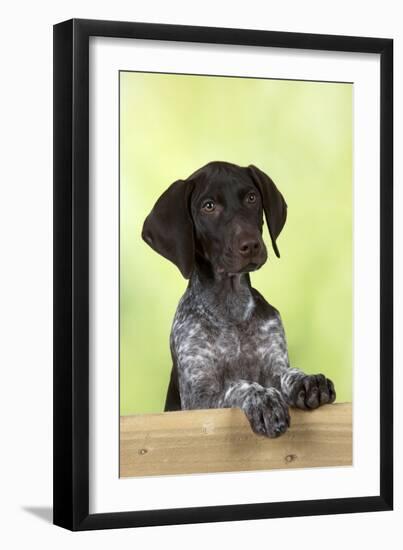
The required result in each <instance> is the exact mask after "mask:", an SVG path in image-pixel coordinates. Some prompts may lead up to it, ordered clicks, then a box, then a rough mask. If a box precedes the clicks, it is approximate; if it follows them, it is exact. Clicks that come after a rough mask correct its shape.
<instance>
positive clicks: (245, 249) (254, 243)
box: [239, 238, 260, 257]
mask: <svg viewBox="0 0 403 550" xmlns="http://www.w3.org/2000/svg"><path fill="white" fill-rule="evenodd" d="M259 250H260V242H259V241H258V240H257V239H250V238H249V239H242V240H241V241H240V243H239V252H240V254H241V256H244V257H248V256H254V255H255V254H257V253H258V252H259Z"/></svg>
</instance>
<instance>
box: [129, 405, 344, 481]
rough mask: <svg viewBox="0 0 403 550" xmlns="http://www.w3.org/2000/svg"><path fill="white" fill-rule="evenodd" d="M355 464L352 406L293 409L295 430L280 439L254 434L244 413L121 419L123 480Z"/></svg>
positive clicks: (201, 412)
mask: <svg viewBox="0 0 403 550" xmlns="http://www.w3.org/2000/svg"><path fill="white" fill-rule="evenodd" d="M351 464H352V411H351V403H340V404H333V405H326V406H324V407H321V408H320V409H317V410H315V411H309V412H305V411H299V410H292V411H291V427H290V429H289V430H288V431H287V433H285V434H284V435H282V436H281V437H279V438H277V439H268V438H266V437H263V436H257V435H255V434H254V433H253V432H252V431H251V429H250V427H249V423H248V421H247V419H246V417H245V415H244V414H243V413H242V412H241V411H240V410H239V409H214V410H213V409H210V410H198V411H183V412H171V413H163V414H148V415H135V416H122V417H121V420H120V477H135V476H151V475H165V474H190V473H205V472H233V471H251V470H271V469H275V468H309V467H317V466H348V465H351Z"/></svg>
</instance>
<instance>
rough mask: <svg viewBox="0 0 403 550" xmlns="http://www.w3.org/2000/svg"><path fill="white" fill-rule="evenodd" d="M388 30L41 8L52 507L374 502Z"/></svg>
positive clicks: (100, 511) (157, 513)
mask: <svg viewBox="0 0 403 550" xmlns="http://www.w3.org/2000/svg"><path fill="white" fill-rule="evenodd" d="M392 79H393V42H392V40H391V39H385V38H361V37H346V36H325V35H309V34H300V33H289V32H270V31H257V30H245V29H225V28H220V29H219V28H207V27H188V26H176V25H158V24H147V23H124V22H113V21H91V20H77V19H74V20H70V21H66V22H63V23H60V24H58V25H55V27H54V523H55V524H57V525H60V526H62V527H65V528H68V529H72V530H86V529H102V528H117V527H131V526H132V527H135V526H146V525H166V524H174V523H176V524H179V523H193V522H194V523H196V522H198V523H200V522H207V521H209V522H211V521H228V520H242V519H254V518H256V519H258V518H271V517H290V516H301V515H315V514H333V513H348V512H366V511H378V510H390V509H392V505H393V441H392V433H393V414H392V413H393V391H392V390H393V364H392V360H393V357H392V355H393V354H392V349H393V306H392V299H393V231H392V229H393V178H392V162H393V156H392V151H393V148H392V141H393V133H392V112H393V111H392V108H393V96H392V89H393V88H392V83H393V80H392Z"/></svg>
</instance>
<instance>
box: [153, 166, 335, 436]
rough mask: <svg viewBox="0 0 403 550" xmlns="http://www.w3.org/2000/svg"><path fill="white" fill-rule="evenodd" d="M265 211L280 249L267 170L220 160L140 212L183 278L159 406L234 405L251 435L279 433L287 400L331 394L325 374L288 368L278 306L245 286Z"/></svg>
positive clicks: (310, 402)
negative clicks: (162, 400)
mask: <svg viewBox="0 0 403 550" xmlns="http://www.w3.org/2000/svg"><path fill="white" fill-rule="evenodd" d="M263 214H264V216H265V219H266V222H267V227H268V231H269V235H270V239H271V245H272V247H273V250H274V253H275V254H276V256H277V257H280V253H279V249H278V246H277V239H278V237H279V235H280V233H281V231H282V229H283V227H284V224H285V222H286V218H287V204H286V202H285V200H284V198H283V196H282V194H281V193H280V191H279V190H278V189H277V187H276V185H275V184H274V182H273V181H272V180H271V178H270V177H269V176H268V175H267V174H265V173H264V172H263V171H261V170H260V169H259V168H257V167H255V166H253V165H251V166H248V167H240V166H237V165H235V164H231V163H228V162H222V161H214V162H210V163H209V164H207V165H205V166H203V167H202V168H200V169H199V170H197V171H196V172H194V173H193V174H192V175H191V176H189V177H188V178H187V179H186V180H178V181H175V182H174V183H173V184H172V185H170V187H169V188H168V189H167V190H166V191H165V192H164V193H163V194H162V195H161V196H160V198H159V199H158V200H157V202H156V204H155V205H154V207H153V209H152V211H151V213H150V214H149V215H148V217H147V218H146V220H145V222H144V225H143V230H142V238H143V239H144V241H145V242H146V243H147V244H148V245H149V246H150V247H151V248H152V249H154V250H155V251H156V252H158V253H159V254H161V255H162V256H164V257H165V258H167V259H168V260H170V261H171V262H173V263H174V264H175V265H176V266H177V267H178V268H179V270H180V272H181V274H182V275H183V277H184V278H185V279H189V284H188V287H187V290H186V292H185V294H184V295H183V297H182V298H181V300H180V302H179V305H178V308H177V311H176V314H175V317H174V321H173V325H172V330H171V336H170V347H171V354H172V360H173V367H172V371H171V378H170V382H169V387H168V392H167V397H166V403H165V411H174V410H188V409H209V408H222V407H227V408H230V407H239V408H240V409H241V410H243V411H244V413H245V415H246V417H247V418H248V420H249V423H250V425H251V428H252V430H253V431H254V432H255V433H256V434H260V435H264V436H267V437H277V436H279V435H281V434H283V433H284V432H285V431H286V430H287V428H288V427H289V426H290V414H289V407H298V408H300V409H306V410H310V409H315V408H317V407H319V406H320V405H324V404H326V403H332V402H333V401H334V400H335V398H336V392H335V388H334V384H333V382H332V381H331V380H329V379H328V378H326V376H325V375H323V374H317V375H309V374H305V373H304V372H302V371H301V370H299V369H297V368H292V367H290V364H289V359H288V353H287V344H286V338H285V333H284V328H283V325H282V321H281V317H280V314H279V312H278V311H277V310H276V309H275V308H274V307H273V306H272V305H270V304H269V303H268V302H267V301H266V300H265V299H264V298H263V296H262V295H261V294H260V293H259V292H258V291H257V290H255V289H254V288H252V286H251V282H250V275H249V274H250V273H251V272H253V271H256V270H257V269H259V268H261V267H262V266H263V265H264V263H265V262H266V260H267V256H268V255H267V249H266V246H265V244H264V242H263V238H262V229H263Z"/></svg>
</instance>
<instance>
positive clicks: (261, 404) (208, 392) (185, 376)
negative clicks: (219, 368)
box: [179, 361, 290, 437]
mask: <svg viewBox="0 0 403 550" xmlns="http://www.w3.org/2000/svg"><path fill="white" fill-rule="evenodd" d="M179 372H180V375H179V380H180V394H181V402H182V408H183V409H209V408H232V407H239V408H240V409H242V410H243V411H244V412H245V414H246V417H247V418H248V420H249V422H250V425H251V427H252V430H253V431H254V432H255V433H257V434H262V435H266V436H268V437H277V436H278V435H280V434H282V433H284V432H285V431H286V429H287V427H288V426H289V425H290V418H289V413H288V405H287V403H286V402H285V400H284V398H283V397H282V395H281V393H280V392H279V391H278V390H277V389H276V388H264V387H263V386H261V385H260V384H258V383H257V382H252V383H251V382H247V381H246V380H237V381H233V382H223V383H221V382H220V378H219V375H217V372H216V371H215V369H214V366H213V365H209V364H208V363H207V364H199V363H197V361H196V362H194V363H192V364H187V365H186V368H185V369H183V368H182V369H180V370H179Z"/></svg>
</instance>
